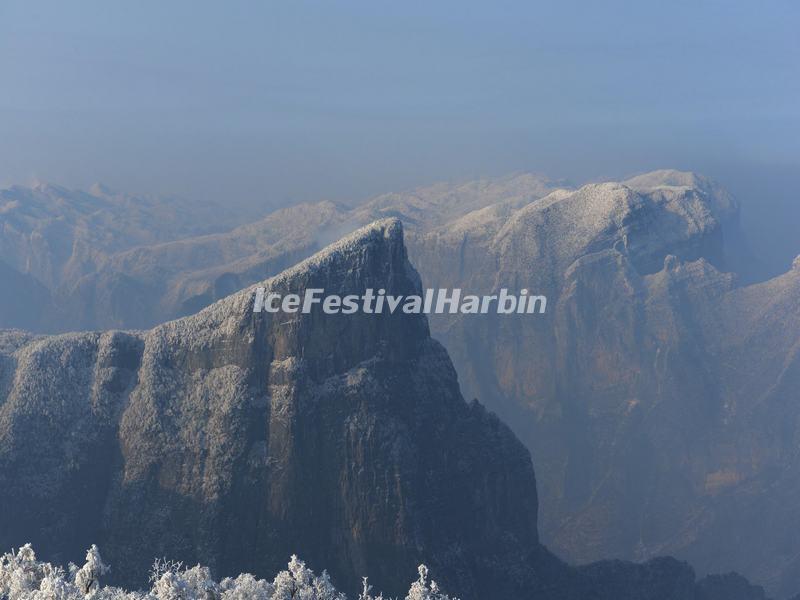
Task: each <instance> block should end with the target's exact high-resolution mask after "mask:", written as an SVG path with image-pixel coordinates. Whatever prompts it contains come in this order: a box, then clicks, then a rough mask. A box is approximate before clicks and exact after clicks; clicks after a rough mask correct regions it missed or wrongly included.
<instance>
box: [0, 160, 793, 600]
mask: <svg viewBox="0 0 800 600" xmlns="http://www.w3.org/2000/svg"><path fill="white" fill-rule="evenodd" d="M19 193H21V192H19ZM43 193H45V192H43V191H41V190H40V191H38V192H37V194H43ZM47 193H50V194H51V195H52V194H54V193H55V192H47ZM96 201H97V200H95V201H94V202H96ZM42 202H44V200H42ZM40 204H41V203H40ZM40 204H36V206H40ZM6 206H8V204H6ZM20 206H22V204H20V205H19V206H16V207H12V208H13V210H12V209H8V210H4V209H3V208H2V207H0V223H4V225H3V226H4V227H5V228H6V229H4V232H5V231H8V229H7V228H8V227H9V225H8V223H9V222H10V221H9V219H11V217H10V216H9V215H11V216H13V215H15V214H17V212H18V211H19V210H20ZM45 208H46V206H45V205H44V204H41V206H40V208H39V209H37V210H42V211H43V210H45ZM64 210H66V209H64ZM382 217H398V218H400V219H402V220H403V222H404V223H405V224H406V232H407V244H408V248H409V254H410V256H411V259H412V262H413V263H414V264H415V265H416V266H417V268H418V269H419V271H420V273H421V274H422V277H423V280H424V281H425V283H426V287H460V288H462V289H464V290H468V291H469V293H477V294H484V293H491V292H493V291H496V290H497V289H498V288H500V287H509V288H512V289H520V288H523V287H527V288H528V289H530V290H532V291H534V292H536V293H541V294H546V295H547V297H548V308H547V313H546V314H545V315H544V316H537V317H533V318H530V317H527V316H522V317H515V316H491V315H482V316H479V317H475V316H459V315H433V316H432V317H431V320H430V326H431V331H432V333H433V336H434V337H435V338H437V339H439V340H440V341H442V342H443V343H444V345H445V347H446V348H447V349H448V351H449V353H450V356H451V357H452V360H453V362H454V364H455V367H456V370H457V372H458V373H459V377H460V382H461V387H462V390H463V391H464V394H465V396H466V397H467V398H474V397H477V398H479V399H480V400H481V401H482V402H484V403H485V404H486V405H487V406H488V407H489V408H490V409H491V410H493V411H495V412H497V413H498V414H499V415H500V416H501V418H503V420H505V421H506V422H508V423H509V424H510V425H511V427H512V428H513V430H514V432H515V433H516V434H517V435H518V436H519V437H520V439H522V441H523V442H524V443H525V445H526V446H527V447H528V448H529V449H530V450H531V451H532V453H533V459H534V464H535V465H536V467H537V473H538V477H539V480H540V483H541V484H542V485H541V486H540V489H541V494H540V496H541V497H540V503H541V511H540V513H541V535H542V539H543V541H544V543H545V544H546V545H547V546H549V547H551V548H553V549H554V550H555V551H556V552H557V553H558V554H559V555H562V556H565V557H567V558H568V559H569V560H570V561H573V562H581V563H583V562H589V561H592V560H600V559H608V558H626V559H635V560H644V559H649V558H651V557H655V556H658V555H661V554H672V555H675V556H677V557H678V558H681V559H685V560H689V561H690V562H691V563H692V564H693V565H694V566H695V567H696V568H698V570H700V571H701V572H717V571H729V570H731V569H735V570H737V571H739V572H742V573H744V574H746V575H747V576H748V577H750V578H751V579H755V580H756V581H758V582H759V583H763V584H765V585H767V586H768V587H769V590H770V591H772V592H774V593H776V595H783V596H785V595H788V594H790V593H795V592H796V591H797V590H798V589H800V576H798V573H800V565H798V558H797V557H798V556H800V547H798V545H797V544H798V542H797V540H795V539H794V537H792V536H791V535H790V532H792V531H793V530H794V529H796V528H797V526H799V525H800V513H799V512H798V511H797V510H795V508H794V507H795V505H796V503H795V502H794V500H793V498H794V497H795V495H796V494H795V491H796V490H797V489H798V488H800V474H799V473H798V469H800V456H798V454H797V450H796V447H797V443H796V440H797V436H798V433H797V423H798V422H800V411H798V409H797V406H798V405H799V404H798V401H797V400H798V398H797V389H798V386H797V385H796V384H797V373H798V362H797V361H798V358H797V356H798V354H797V352H798V351H797V348H798V345H800V307H798V300H797V299H798V286H799V285H800V283H799V281H800V277H798V273H800V269H798V267H797V266H795V267H794V268H793V269H792V270H790V271H789V272H788V273H786V274H784V275H782V276H780V277H777V278H775V279H772V280H770V281H766V282H762V283H758V284H755V285H743V284H742V281H741V279H740V278H738V277H737V276H736V275H735V274H733V272H732V270H736V271H741V270H742V269H741V268H740V267H741V266H742V264H743V262H744V263H746V262H747V260H748V259H747V257H746V256H745V257H744V258H743V257H742V256H741V255H737V252H739V254H741V246H740V244H739V243H737V242H736V238H737V236H738V235H739V234H738V224H737V217H738V208H737V206H736V203H735V202H734V201H733V200H732V199H731V198H730V197H729V196H728V195H727V194H726V193H725V192H724V190H721V189H720V188H719V187H718V186H716V185H714V184H713V183H711V182H709V181H708V180H706V179H704V178H702V177H700V176H697V175H694V174H691V173H681V172H676V171H658V172H654V173H649V174H646V175H643V176H639V177H636V178H633V179H631V180H628V181H625V182H622V183H604V184H593V185H588V186H584V187H582V188H580V189H578V190H572V189H558V184H557V183H553V182H550V181H547V180H545V179H542V178H537V177H532V176H517V177H512V178H508V179H504V180H498V181H481V182H473V183H469V184H463V185H438V186H431V187H428V188H422V189H419V190H415V191H413V192H409V193H404V194H388V195H385V196H381V197H378V198H375V199H373V200H371V201H369V202H367V203H365V204H364V205H363V206H359V207H356V208H353V209H349V208H346V207H342V206H337V205H334V204H331V203H319V204H316V205H302V206H297V207H292V208H290V209H286V210H284V211H278V212H276V213H274V214H272V215H270V216H268V217H266V218H265V219H263V220H261V221H258V222H256V223H253V224H250V225H246V226H243V227H239V228H237V229H234V230H231V231H229V232H227V233H219V234H212V235H203V236H194V237H185V238H184V239H180V240H177V241H174V240H172V241H163V242H157V243H146V242H142V244H143V245H141V246H138V247H135V248H129V247H127V246H126V247H125V248H123V249H114V250H109V251H108V256H107V257H106V258H104V259H103V261H101V263H98V264H97V265H96V266H95V267H92V268H91V269H90V270H88V271H86V272H82V274H81V275H80V276H78V277H75V278H74V280H72V279H71V280H70V281H69V282H67V284H64V285H66V287H64V285H62V287H60V288H57V291H55V292H52V290H51V292H52V293H53V297H54V302H53V303H52V304H45V305H41V306H39V305H37V304H36V303H35V302H34V301H30V302H29V301H22V302H20V301H16V303H13V302H11V300H10V298H11V297H10V296H6V297H4V298H0V309H2V314H0V324H2V325H4V326H9V325H12V326H17V327H29V328H32V329H38V330H46V331H57V330H69V329H75V328H94V327H100V328H111V327H124V328H130V327H141V328H147V327H151V326H153V325H154V324H156V323H158V322H162V321H164V320H166V319H169V318H174V317H178V316H182V315H186V314H190V313H194V312H196V311H197V310H200V309H201V308H203V307H205V306H207V305H209V304H210V303H212V302H214V301H216V300H219V299H221V298H224V297H225V296H227V295H228V294H230V293H233V292H234V291H235V290H236V289H240V288H242V287H245V286H247V285H249V284H252V283H254V282H257V281H261V280H262V279H265V278H266V277H269V276H272V275H274V274H276V273H278V272H280V271H281V270H283V269H285V268H286V267H288V266H290V265H292V264H294V263H295V262H296V261H297V260H300V259H302V258H305V257H306V256H308V255H310V254H311V253H313V252H315V251H316V250H318V249H319V248H321V247H322V246H324V245H325V244H327V243H329V242H330V241H332V240H335V239H338V237H340V236H341V235H343V234H345V233H347V232H350V231H352V230H353V229H355V228H357V227H359V226H361V225H363V224H365V223H368V222H371V221H372V220H374V219H376V218H382ZM165 222H166V223H169V222H170V220H169V219H165ZM12 225H13V224H12ZM15 227H16V226H15ZM97 227H99V226H97ZM17 229H19V227H17ZM99 229H101V230H102V229H103V227H99ZM15 230H16V229H15ZM48 235H49V234H46V233H44V232H43V233H42V234H41V237H44V238H47V239H50V238H49V237H48ZM163 235H165V236H166V235H167V234H166V233H164V234H163ZM0 237H3V236H0ZM33 237H35V236H32V237H31V239H33ZM111 237H113V236H111ZM8 239H11V238H10V237H9V236H8V234H6V233H4V237H3V240H8ZM159 239H162V238H159ZM3 240H0V241H3ZM4 243H5V242H4ZM37 243H38V242H37ZM11 247H14V248H18V247H20V246H19V245H18V244H11ZM3 252H4V254H0V259H3V260H7V262H8V264H9V265H11V268H12V269H14V273H13V275H14V276H13V277H11V276H9V277H8V278H5V277H3V280H4V281H5V280H6V279H7V280H9V281H10V280H12V279H13V280H14V281H17V282H18V286H17V287H18V288H19V289H22V290H23V292H22V293H21V294H20V295H19V296H18V297H24V298H29V299H36V298H40V297H42V296H46V294H45V293H43V292H42V290H41V289H40V288H39V287H37V286H38V285H40V284H41V285H44V283H42V282H43V281H46V278H45V279H41V278H39V275H37V276H36V277H34V276H33V275H32V273H34V271H31V270H28V271H26V270H25V268H24V263H23V262H21V261H19V260H16V259H14V260H11V259H10V258H8V256H10V254H8V252H7V251H6V250H3ZM25 256H28V257H29V258H30V261H31V262H30V264H38V263H37V259H36V256H38V255H37V254H36V253H33V252H29V253H28V254H26V255H25ZM734 267H735V269H734ZM2 268H3V266H2V265H0V269H2ZM745 270H746V269H745ZM36 273H39V271H36ZM42 277H43V276H42ZM15 297H16V295H15ZM4 302H6V303H9V302H11V304H9V306H10V308H8V309H6V308H5V306H6V305H5V304H4ZM31 311H33V312H36V313H37V314H43V315H45V318H44V319H41V320H36V318H35V317H31V316H30V314H28V313H29V312H31ZM32 319H33V320H32ZM34 321H35V324H36V326H34V325H32V323H34ZM157 330H160V328H159V329H157ZM120 335H121V334H120ZM128 335H130V336H132V338H131V339H133V340H142V335H140V334H128ZM131 343H133V342H131ZM141 343H144V342H141ZM136 372H138V371H136ZM765 515H769V518H766V517H765ZM795 537H796V536H795ZM741 540H747V544H743V543H741ZM93 541H96V540H93ZM281 558H283V557H281Z"/></svg>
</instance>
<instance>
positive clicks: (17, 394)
mask: <svg viewBox="0 0 800 600" xmlns="http://www.w3.org/2000/svg"><path fill="white" fill-rule="evenodd" d="M264 285H265V286H266V287H267V288H268V289H269V290H271V291H276V292H280V293H289V292H293V293H297V292H301V291H302V290H304V289H306V288H309V287H314V288H324V289H326V290H328V291H329V292H330V293H336V294H339V295H347V294H351V293H363V291H364V290H365V289H366V288H369V287H372V288H377V287H382V288H385V289H387V291H389V292H390V293H393V294H409V293H420V291H421V282H420V279H419V276H418V275H417V273H416V271H415V270H414V269H413V267H412V266H411V265H410V263H409V262H408V260H407V258H406V250H405V247H404V244H403V234H402V226H401V224H400V222H399V221H398V220H396V219H390V220H383V221H378V222H376V223H374V224H373V225H371V226H368V227H366V228H363V229H360V230H358V231H357V232H356V233H354V234H353V235H351V236H349V237H346V238H345V239H344V240H342V241H340V242H338V243H336V244H334V245H333V246H331V247H330V248H328V249H326V250H325V251H323V252H321V253H319V254H317V255H315V256H313V257H312V258H311V259H309V260H307V261H304V262H302V263H300V264H299V265H297V266H295V267H293V268H291V269H289V270H287V271H284V272H283V273H281V274H280V275H278V276H276V277H274V278H272V279H269V280H268V281H266V282H265V283H264ZM0 365H2V371H0V372H1V373H2V375H0V389H3V390H4V391H5V392H4V397H3V401H2V403H1V404H0V505H2V507H3V510H2V511H0V544H2V545H3V546H9V547H10V546H12V545H19V544H20V542H21V541H22V540H32V541H33V542H34V544H35V545H36V546H38V547H39V548H40V549H41V550H43V551H44V552H45V553H47V554H48V555H50V556H55V557H61V558H67V557H69V556H71V555H74V554H75V553H76V552H79V551H80V550H82V549H83V548H84V547H85V546H86V545H87V542H88V540H96V541H98V542H99V543H100V544H102V547H103V548H104V552H105V556H106V557H107V559H108V561H109V562H110V563H111V564H112V565H113V564H118V565H124V566H125V569H124V573H128V574H130V573H142V574H143V573H146V571H147V566H148V564H149V563H150V561H152V558H153V556H161V555H164V556H169V557H174V558H176V559H180V560H184V561H186V562H188V563H193V562H194V561H200V562H202V563H204V564H208V565H210V566H211V567H212V569H213V570H214V571H215V572H217V573H221V574H222V575H225V574H235V573H238V572H239V571H251V572H254V573H257V574H262V575H263V574H265V573H270V572H274V571H275V570H277V568H279V567H280V566H281V564H282V563H283V561H284V560H285V556H286V555H287V553H290V552H300V553H302V554H303V555H305V556H307V557H309V560H310V561H311V562H312V563H313V564H319V565H325V567H326V568H328V569H329V571H330V572H331V574H332V575H333V577H334V582H336V583H337V585H340V583H339V582H344V584H345V585H346V584H347V582H355V581H357V580H358V577H359V576H361V575H364V574H369V576H370V581H371V582H373V583H374V584H375V585H376V586H377V587H380V588H381V589H383V590H386V591H388V592H389V593H392V594H394V593H401V592H403V591H404V590H405V583H406V581H405V580H406V577H407V573H408V572H409V570H412V571H413V568H414V566H415V565H416V564H417V563H418V562H420V561H425V562H426V563H427V564H428V565H429V566H430V567H431V569H432V570H433V571H434V572H435V573H436V574H437V578H439V579H440V580H441V581H442V583H443V584H444V585H446V586H447V589H448V590H450V591H452V592H453V593H456V594H458V595H460V596H461V597H462V598H464V599H465V600H470V599H472V600H477V599H486V598H515V599H516V598H519V599H526V598H530V599H531V600H533V599H534V598H536V599H539V598H551V599H553V600H556V599H558V600H570V599H573V598H574V599H576V600H578V599H580V600H584V599H588V598H595V599H598V600H602V599H607V600H624V599H631V600H633V599H636V600H647V599H652V600H656V599H664V600H666V599H674V600H722V599H723V598H724V599H725V600H733V599H738V598H741V599H743V600H744V599H747V600H750V599H752V600H756V599H763V598H764V595H763V591H761V590H760V589H759V588H756V587H753V586H751V585H749V584H748V583H747V582H746V581H745V580H743V579H742V578H740V577H738V576H735V575H728V576H724V577H712V578H706V579H703V580H701V581H699V582H695V576H694V573H693V571H692V570H691V568H690V567H689V566H688V565H686V564H684V563H680V562H678V561H675V560H674V559H658V560H654V561H651V562H647V563H645V564H642V565H635V564H632V563H623V562H613V561H612V562H606V563H598V564H594V565H591V566H589V567H585V568H580V569H575V568H571V567H568V566H566V565H565V564H563V563H562V562H561V561H559V560H558V559H557V558H555V557H554V556H553V555H551V554H550V553H549V552H548V551H547V550H546V549H545V548H544V547H543V546H541V545H540V544H539V540H538V533H537V495H536V483H535V480H534V473H533V468H532V465H531V460H530V455H529V454H528V452H527V451H526V449H525V448H524V447H523V446H522V444H520V443H519V442H518V441H517V440H516V439H515V437H514V436H513V434H512V433H511V431H510V430H509V429H508V428H507V427H506V426H505V425H503V424H502V423H501V422H500V421H499V420H498V419H497V418H496V417H494V416H493V415H491V414H489V413H487V412H486V411H485V409H484V408H483V407H482V406H481V405H480V404H478V403H476V402H473V403H471V404H467V403H466V402H464V400H463V398H462V396H461V394H460V392H459V388H458V383H457V379H456V373H455V370H454V369H453V366H452V364H451V363H450V360H449V358H448V356H447V353H446V352H445V350H444V348H443V347H442V346H441V345H440V344H438V343H437V342H435V341H434V340H432V339H431V338H430V336H429V333H428V324H427V321H426V319H425V317H424V316H422V315H417V314H410V315H409V314H404V313H394V314H388V313H384V314H381V315H367V314H357V315H353V316H330V315H328V316H326V317H325V318H320V315H319V314H302V313H295V314H293V315H287V314H280V313H279V314H275V315H271V314H269V313H254V312H253V294H252V292H251V291H243V292H240V293H237V294H234V295H233V296H231V297H229V298H226V299H224V300H221V301H219V302H217V303H215V304H213V305H212V306H210V307H208V308H206V309H204V310H202V311H201V312H200V313H198V314H197V315H194V316H190V317H187V318H184V319H181V320H177V321H172V322H169V323H166V324H163V325H160V326H158V327H156V328H154V329H152V330H150V331H146V332H106V333H81V334H66V335H61V336H44V337H39V336H33V335H29V334H22V333H19V332H8V333H5V334H0ZM112 574H113V572H112ZM117 577H118V578H119V577H120V576H119V575H117ZM125 583H129V584H132V585H136V584H137V583H138V584H139V585H141V584H143V583H144V582H143V581H141V580H140V581H138V582H137V581H135V580H133V581H127V582H125ZM351 591H353V590H351Z"/></svg>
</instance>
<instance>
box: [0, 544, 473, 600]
mask: <svg viewBox="0 0 800 600" xmlns="http://www.w3.org/2000/svg"><path fill="white" fill-rule="evenodd" d="M108 571H109V566H108V565H106V564H105V563H104V562H103V559H102V557H101V556H100V551H99V550H98V548H97V546H95V545H92V547H91V548H89V550H88V551H87V552H86V563H85V564H84V565H83V566H82V567H78V566H77V565H75V564H73V563H70V564H69V566H68V567H67V568H66V569H64V568H63V567H61V566H57V565H52V564H50V563H47V562H41V561H38V560H37V559H36V553H35V552H34V550H33V548H32V546H31V545H30V544H26V545H25V546H23V547H22V548H20V549H19V550H18V551H16V552H15V551H12V552H9V553H6V554H4V555H3V556H2V557H0V600H79V599H80V600H84V599H86V598H91V599H92V600H348V599H347V596H346V595H345V594H343V593H341V592H339V591H337V590H336V588H335V587H334V586H333V584H332V583H331V580H330V577H329V576H328V573H327V572H325V571H323V572H322V574H321V575H317V574H315V573H314V571H312V570H311V569H309V568H308V567H307V566H306V564H305V563H304V562H303V561H302V560H300V559H299V558H297V556H292V558H291V560H290V561H289V565H288V567H287V569H286V570H284V571H281V572H280V573H278V574H277V575H276V576H275V579H274V580H272V581H267V580H265V579H256V578H255V577H254V576H253V575H250V574H249V573H243V574H241V575H239V576H237V577H226V578H225V579H223V580H222V581H220V582H216V581H214V579H213V578H212V577H211V572H210V570H209V569H208V567H203V566H201V565H196V566H194V567H186V566H184V565H183V563H179V562H172V561H168V560H166V559H158V560H156V561H155V562H154V563H153V567H152V570H151V572H150V585H151V587H150V590H149V591H137V592H129V591H126V590H123V589H120V588H116V587H110V586H103V585H102V584H101V581H100V579H101V577H103V575H105V574H106V573H107V572H108ZM358 600H389V599H388V598H384V596H383V595H382V594H379V595H377V596H373V595H372V586H370V585H369V582H368V581H367V579H366V578H364V580H363V590H362V592H361V594H359V596H358ZM405 600H457V599H456V598H450V596H447V595H446V594H443V593H441V592H440V591H439V588H438V586H437V585H436V582H435V581H432V580H430V579H429V576H428V568H427V567H426V566H425V565H420V567H419V578H418V579H417V580H416V581H414V582H413V583H412V584H411V588H410V589H409V590H408V594H407V595H406V598H405Z"/></svg>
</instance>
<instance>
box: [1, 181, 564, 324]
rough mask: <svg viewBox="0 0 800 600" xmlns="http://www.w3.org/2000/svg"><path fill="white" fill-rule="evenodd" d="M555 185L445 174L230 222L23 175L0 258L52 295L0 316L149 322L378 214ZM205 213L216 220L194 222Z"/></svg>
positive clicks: (482, 201) (279, 266) (436, 210)
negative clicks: (453, 180) (25, 182)
mask: <svg viewBox="0 0 800 600" xmlns="http://www.w3.org/2000/svg"><path fill="white" fill-rule="evenodd" d="M553 186H554V184H553V183H552V182H550V181H549V180H547V179H545V178H543V177H538V176H533V175H518V176H514V177H509V178H506V179H502V180H497V181H493V180H486V181H478V182H469V183H465V184H457V185H448V184H437V185H434V186H430V187H426V188H420V189H417V190H413V191H411V192H408V193H403V194H387V195H384V196H379V197H377V198H375V199H373V200H371V201H369V202H367V203H365V204H364V205H362V206H359V207H358V208H356V209H351V208H349V207H346V206H344V205H339V204H335V203H332V202H319V203H314V204H300V205H297V206H292V207H288V208H285V209H281V210H277V211H275V212H273V213H271V214H269V215H267V216H266V217H264V218H262V219H259V220H256V221H254V222H250V223H247V224H245V225H241V226H239V227H236V228H234V229H227V230H226V229H225V224H226V222H231V221H232V220H233V219H234V218H232V217H227V218H226V219H221V218H220V216H219V213H221V212H222V211H221V209H217V211H216V212H215V211H214V209H213V207H203V206H201V207H192V206H190V205H188V206H187V205H186V203H184V202H182V201H180V200H171V201H170V202H166V201H163V200H160V199H157V198H155V199H147V198H145V199H141V198H131V197H128V196H124V195H121V194H113V193H111V192H108V191H107V190H105V189H104V188H95V189H94V190H93V191H92V192H91V193H84V192H76V191H71V190H67V189H64V188H61V187H58V186H52V185H40V186H37V187H35V188H23V187H19V186H17V187H14V188H10V189H8V190H2V191H0V261H5V262H7V263H8V264H9V265H10V266H11V267H13V268H14V269H16V270H18V271H19V272H20V274H22V275H23V276H25V277H29V278H32V279H33V280H35V281H38V282H39V283H41V284H42V285H44V286H45V287H46V288H47V289H48V290H49V296H52V298H49V297H48V298H47V299H46V301H45V302H43V303H41V304H42V305H41V306H39V305H38V304H37V305H36V306H30V307H29V309H28V310H27V311H26V313H25V315H24V318H23V316H20V317H14V316H8V317H7V318H6V319H4V321H3V322H2V324H3V325H4V326H15V327H24V328H27V329H35V330H37V331H41V332H48V333H57V332H63V331H74V330H81V329H109V328H149V327H153V326H154V325H157V324H159V323H163V322H164V321H167V320H170V319H174V318H178V317H182V316H186V315H190V314H194V313H195V312H197V311H198V310H200V309H201V308H203V307H205V306H208V305H209V304H211V303H213V302H215V301H217V300H220V299H222V298H224V297H226V296H228V295H230V294H232V293H233V292H235V291H237V290H239V289H241V288H243V287H245V286H247V285H249V284H251V283H255V282H258V281H261V280H263V279H266V278H267V277H270V276H272V275H275V274H277V273H279V272H280V271H282V270H283V269H286V268H288V267H289V266H291V265H293V264H295V263H296V262H298V261H299V260H302V259H303V258H306V257H308V256H310V255H311V254H313V253H314V252H316V251H318V250H320V249H321V248H323V247H324V246H326V245H327V244H329V243H331V242H333V241H335V240H337V239H339V238H340V237H342V236H343V235H346V234H348V233H350V232H352V231H353V230H355V229H357V228H359V227H361V226H363V225H366V224H368V223H371V222H372V221H374V220H376V219H381V218H386V217H392V216H398V217H400V218H402V219H403V221H404V223H406V226H407V227H409V228H411V229H425V228H428V227H431V226H433V225H438V224H442V223H446V222H449V221H450V220H452V219H454V218H458V217H460V216H462V215H463V214H465V213H467V212H470V211H472V210H475V209H477V208H482V207H486V206H495V205H498V204H499V205H504V206H518V205H522V204H525V203H527V202H530V201H531V200H532V199H534V198H538V197H540V196H542V195H544V194H546V193H547V192H549V191H550V190H551V189H552V188H553ZM208 224H213V226H214V227H215V228H216V229H217V231H214V232H209V233H207V234H203V235H197V234H196V233H194V234H193V233H192V232H198V230H200V229H202V228H205V229H209V225H208ZM15 289H16V287H11V288H9V290H8V292H9V295H11V294H13V293H14V290H15ZM14 314H16V313H14Z"/></svg>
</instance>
